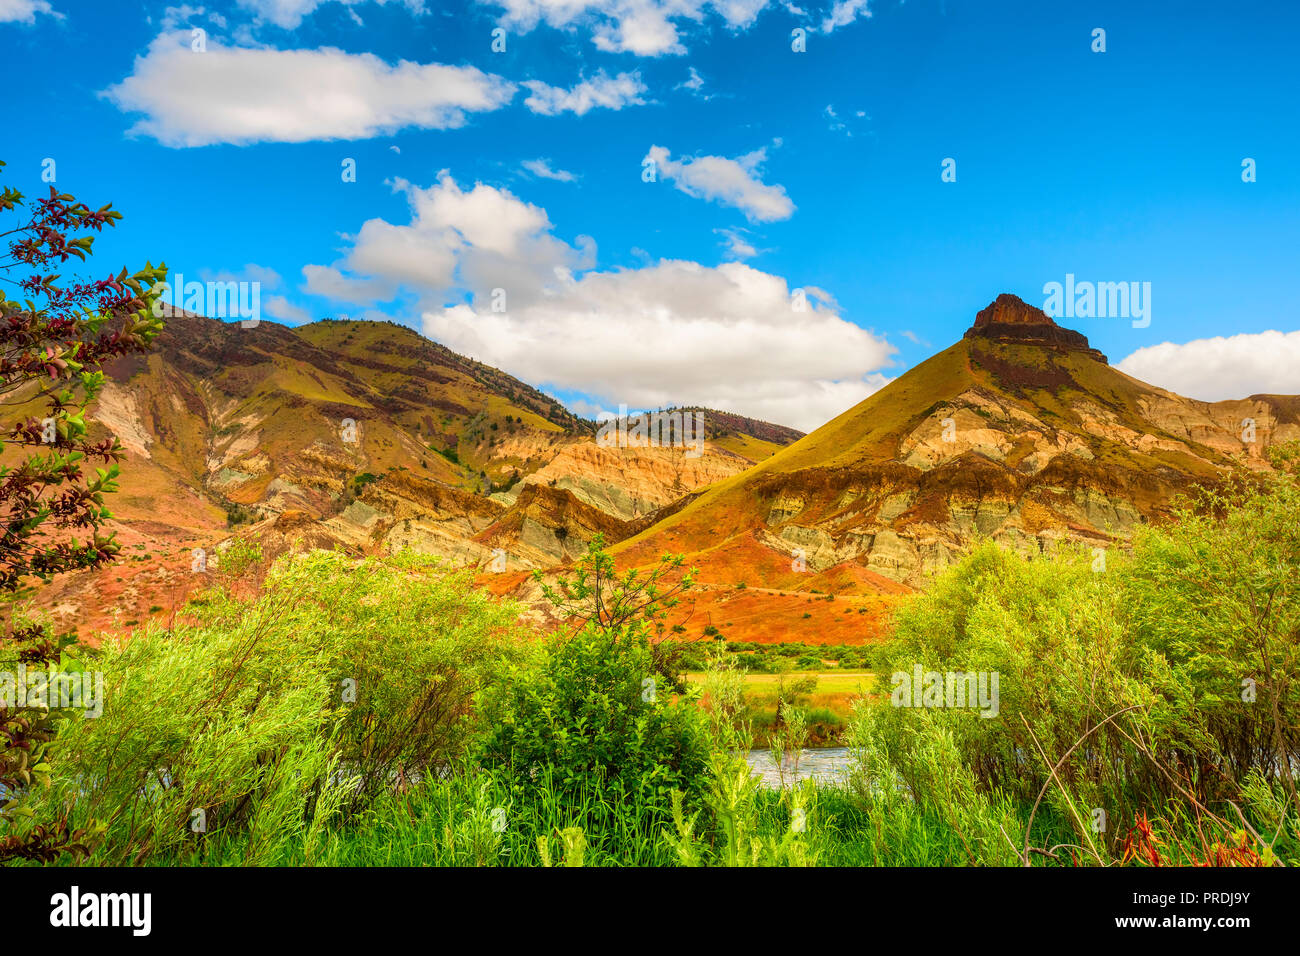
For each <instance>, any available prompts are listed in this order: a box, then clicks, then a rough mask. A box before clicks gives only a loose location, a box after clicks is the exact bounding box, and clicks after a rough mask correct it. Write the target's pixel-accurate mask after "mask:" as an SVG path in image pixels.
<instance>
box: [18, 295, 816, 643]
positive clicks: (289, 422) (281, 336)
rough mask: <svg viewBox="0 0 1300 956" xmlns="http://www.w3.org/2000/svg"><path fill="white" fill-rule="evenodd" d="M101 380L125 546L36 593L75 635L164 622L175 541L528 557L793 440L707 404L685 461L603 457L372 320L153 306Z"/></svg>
mask: <svg viewBox="0 0 1300 956" xmlns="http://www.w3.org/2000/svg"><path fill="white" fill-rule="evenodd" d="M107 371H108V375H109V379H110V381H109V383H108V385H107V386H106V387H105V389H104V390H103V393H102V395H101V397H100V399H99V401H98V402H97V403H96V405H95V406H94V407H93V408H92V409H91V413H90V420H91V421H92V422H93V426H94V431H95V432H96V433H97V434H99V435H106V434H108V433H112V434H114V435H116V436H117V437H118V438H119V439H120V440H121V442H122V444H123V446H124V447H125V449H126V454H127V457H126V460H125V462H124V463H123V464H122V468H121V470H122V477H121V482H120V484H121V487H122V489H123V490H122V492H121V493H120V494H118V495H116V496H114V497H113V499H112V500H111V507H112V509H113V511H114V513H115V515H116V519H117V520H116V522H115V527H116V528H117V530H118V532H119V540H120V541H121V542H122V543H123V545H124V548H125V551H126V553H127V555H129V557H128V559H127V560H126V561H125V562H120V563H119V564H117V565H115V566H114V567H112V568H111V569H108V570H106V571H103V572H101V573H100V576H99V577H98V578H92V577H91V576H88V575H71V576H68V577H67V578H65V579H64V580H63V581H61V582H59V583H58V584H56V586H55V587H54V588H52V589H48V591H47V593H46V595H45V599H46V600H47V602H48V603H50V605H51V606H52V607H55V608H56V609H58V611H59V613H61V614H62V615H64V616H68V617H74V616H75V617H77V618H78V619H81V620H83V621H89V626H90V627H91V628H96V627H110V628H112V627H125V626H128V625H129V624H130V623H131V622H135V621H142V620H144V619H145V618H146V617H148V616H149V615H150V614H159V613H168V612H169V610H170V608H171V607H172V606H173V605H175V604H176V603H177V602H178V601H181V600H183V598H184V596H185V594H186V593H188V590H189V589H190V588H191V587H192V586H193V584H194V583H195V582H196V580H198V578H197V577H196V576H195V575H194V574H193V573H191V565H192V564H193V559H192V551H193V549H195V548H203V549H204V550H205V554H206V552H210V551H211V550H212V548H213V547H214V546H215V545H216V544H217V543H218V542H220V541H221V540H222V539H224V538H227V537H228V536H229V535H230V534H231V530H229V529H234V530H235V531H239V532H241V533H242V532H244V531H245V530H247V532H248V533H251V534H253V535H255V536H257V537H259V538H261V539H262V540H263V542H264V545H265V547H266V548H267V549H268V550H270V551H271V552H273V553H274V552H276V551H280V550H285V549H288V548H290V547H294V546H300V545H304V544H305V545H307V546H317V547H340V548H345V549H348V550H351V551H355V552H358V553H361V552H366V551H371V550H376V549H382V548H388V549H395V548H400V547H414V548H418V549H420V550H423V551H430V552H434V553H437V554H441V555H443V556H446V557H448V558H449V559H451V560H453V561H455V562H456V563H460V564H472V565H479V566H482V565H485V564H487V563H489V562H491V561H492V560H493V559H494V557H495V555H496V554H497V553H498V549H500V551H502V552H505V554H506V555H507V557H508V562H509V565H510V567H512V568H516V569H517V568H530V567H545V566H549V565H551V564H554V563H556V562H557V561H563V560H567V559H570V558H573V557H575V556H577V555H580V554H581V553H582V552H583V551H584V550H585V548H586V542H587V541H588V540H590V538H591V537H592V536H593V535H594V534H596V533H601V534H604V535H605V536H606V538H607V539H608V540H611V541H617V540H620V539H621V538H623V537H626V536H628V535H630V534H633V533H636V532H637V531H639V530H641V529H642V528H644V527H645V526H647V524H648V523H649V520H648V519H649V516H651V515H653V514H655V513H656V512H658V511H660V510H662V509H665V508H668V507H670V506H672V505H673V504H674V503H675V502H678V501H680V500H682V499H683V498H684V497H685V496H689V495H692V494H694V493H695V492H697V491H698V489H700V488H702V487H703V486H705V485H707V484H709V483H711V482H714V481H717V480H721V479H724V478H727V477H730V476H732V475H735V474H738V473H739V472H741V471H743V470H744V469H745V468H747V467H749V466H750V465H751V464H752V463H753V462H754V461H756V460H759V459H760V458H764V457H769V456H770V455H772V454H773V453H774V452H776V451H778V450H779V449H780V448H781V447H782V446H783V445H784V444H788V443H789V442H791V441H793V440H795V439H797V438H799V437H802V433H801V432H795V431H793V430H790V429H784V428H782V427H781V426H774V425H770V424H767V423H763V422H756V421H753V420H751V419H746V418H743V417H741V416H734V415H727V414H726V413H722V412H716V413H709V414H708V415H706V419H705V420H706V422H707V423H708V428H707V429H706V433H707V434H706V437H707V439H708V440H707V441H706V443H705V444H704V446H703V448H702V449H701V454H699V456H698V457H694V456H688V455H686V454H685V453H684V450H683V449H681V448H602V447H599V446H598V445H597V444H596V442H595V440H594V438H595V433H596V428H597V426H596V424H595V423H594V422H589V421H585V420H583V419H581V418H579V417H577V416H575V415H573V414H572V413H570V412H569V411H568V410H567V409H565V408H564V407H563V405H561V404H560V402H558V401H557V400H555V399H553V398H551V397H550V396H548V395H545V394H544V393H542V392H541V391H539V390H537V389H536V388H533V387H532V386H530V385H527V384H525V383H523V382H521V381H519V380H518V379H515V378H513V377H511V376H510V375H507V374H506V373H504V372H502V371H500V370H499V369H495V368H492V367H490V366H487V365H484V364H482V363H480V362H476V361H474V360H472V359H469V358H466V357H465V356H461V355H458V354H456V353H454V352H452V351H451V350H449V349H447V348H445V347H443V346H442V345H439V344H438V343H435V342H431V341H429V340H428V339H425V338H423V337H422V336H420V335H419V334H417V333H416V332H414V331H412V330H411V329H408V328H406V327H404V326H399V325H395V324H391V323H386V322H366V321H355V322H344V321H332V320H326V321H321V322H315V323H312V324H310V325H305V326H301V327H298V328H289V327H286V326H282V325H278V324H275V323H270V322H262V323H259V324H258V325H256V326H254V327H251V328H244V327H242V326H241V325H240V324H238V323H226V322H222V321H218V320H215V319H210V318H205V317H203V316H199V315H195V314H193V313H188V312H184V311H182V310H174V309H169V310H168V312H167V315H166V327H165V331H164V332H163V333H162V334H161V335H160V336H159V338H158V340H157V342H156V345H155V348H154V350H153V352H152V353H150V354H148V355H147V356H141V357H133V358H131V359H128V360H122V361H119V362H117V363H115V364H114V365H111V366H109V367H108V369H107ZM21 412H22V410H19V411H18V412H16V414H21ZM205 560H206V558H205ZM96 595H100V597H99V598H96ZM94 605H99V606H94Z"/></svg>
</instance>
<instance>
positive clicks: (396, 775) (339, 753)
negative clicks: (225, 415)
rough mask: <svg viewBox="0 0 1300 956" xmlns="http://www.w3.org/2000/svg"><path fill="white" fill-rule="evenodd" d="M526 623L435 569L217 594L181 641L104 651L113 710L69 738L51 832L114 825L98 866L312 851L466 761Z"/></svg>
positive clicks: (460, 577) (294, 568)
mask: <svg viewBox="0 0 1300 956" xmlns="http://www.w3.org/2000/svg"><path fill="white" fill-rule="evenodd" d="M515 614H516V612H515V610H514V609H513V608H511V607H510V606H509V605H505V604H500V603H498V602H496V601H495V600H493V599H492V598H490V597H488V596H487V595H486V594H484V593H483V592H481V591H478V590H476V589H474V587H473V586H472V577H471V575H470V574H469V573H468V572H449V571H446V570H444V569H443V568H442V567H441V566H440V565H439V563H438V561H437V560H436V559H434V558H428V557H420V556H415V555H411V554H401V555H398V556H397V557H393V558H386V559H367V560H364V561H359V562H357V561H352V560H349V559H347V558H345V557H343V556H342V555H339V554H336V553H333V552H324V551H317V552H312V553H310V554H307V555H305V556H300V557H287V558H283V559H281V560H280V561H279V562H277V563H276V564H275V565H274V566H273V567H272V568H271V570H270V572H269V573H268V575H267V578H266V580H265V583H264V586H263V589H262V591H261V593H260V594H259V595H258V596H257V597H256V598H255V599H253V600H249V601H244V600H239V599H237V598H234V597H232V596H231V595H230V594H229V593H228V592H227V591H225V590H224V589H221V588H217V589H214V590H211V591H208V592H205V593H204V594H202V595H201V596H199V597H198V598H196V599H195V600H194V601H192V602H191V604H190V605H189V606H188V607H187V609H186V617H187V618H189V619H190V620H189V623H186V624H184V625H183V626H180V627H178V628H177V629H176V630H175V631H174V632H169V631H166V630H163V629H162V628H159V627H157V626H152V627H148V628H146V629H145V630H143V631H141V632H138V633H136V634H135V635H134V636H133V637H132V638H131V640H130V641H129V642H125V643H122V642H118V643H114V644H111V645H109V646H108V647H107V648H105V650H104V653H103V655H102V659H101V661H100V662H99V665H100V666H101V667H102V669H103V670H104V672H105V684H106V697H107V699H108V700H109V701H110V702H111V706H108V707H106V708H105V709H104V712H103V714H102V716H101V717H99V718H98V719H94V720H91V719H80V720H73V721H70V722H68V723H67V724H66V726H65V727H64V728H63V729H62V731H61V734H60V738H59V740H60V750H59V754H58V756H57V758H56V759H55V760H53V762H52V771H51V777H52V782H51V787H50V789H49V791H48V793H46V794H44V795H42V798H41V800H40V801H39V802H37V803H36V804H35V806H36V808H37V818H38V819H39V818H40V817H41V812H40V811H41V810H44V811H45V812H46V813H47V814H50V815H53V814H57V813H58V812H59V808H61V807H63V806H64V805H68V806H71V808H72V810H71V812H72V816H73V819H74V822H75V821H81V820H83V819H87V820H88V819H100V820H104V821H106V822H107V831H106V833H105V834H104V837H103V840H102V842H101V844H100V845H99V847H97V849H96V852H95V856H94V859H95V861H96V862H100V863H129V862H139V861H142V860H146V859H149V858H151V857H158V856H161V857H167V856H170V855H173V854H177V853H185V852H188V851H189V850H190V849H191V848H192V847H194V845H195V844H197V846H198V847H202V848H204V851H205V852H208V851H210V852H212V853H214V854H220V853H221V852H222V850H221V846H222V844H223V843H229V842H230V841H232V840H234V841H239V844H240V846H241V847H242V851H241V852H242V853H243V854H244V857H243V862H246V863H256V862H260V861H263V860H264V854H265V853H267V852H269V848H270V847H271V846H273V845H275V844H277V843H278V842H281V841H283V840H284V839H286V838H287V837H290V836H291V837H293V838H294V839H297V840H300V841H301V842H302V844H303V845H304V846H306V847H308V848H309V849H308V852H310V848H311V847H312V846H314V845H316V841H318V840H319V839H320V838H321V836H322V834H323V833H324V831H325V828H326V827H327V825H329V824H331V823H333V822H337V817H338V814H339V813H340V812H342V811H350V812H356V811H357V810H358V809H360V808H361V807H363V806H365V805H367V804H368V803H369V802H371V801H373V800H374V798H375V797H377V796H378V795H379V794H382V793H386V792H388V791H390V790H392V789H393V788H394V787H396V786H400V785H401V784H403V783H404V782H407V783H409V782H411V781H414V780H419V779H421V778H427V777H429V776H430V775H436V774H438V773H440V772H443V771H444V770H445V769H446V768H447V767H449V766H450V765H451V764H452V763H454V762H455V761H457V760H459V759H460V758H461V757H463V755H464V753H465V748H466V746H467V743H468V740H469V737H470V733H471V729H472V725H471V704H472V701H473V696H474V694H475V693H477V692H478V691H479V690H480V688H481V687H482V686H483V683H484V682H485V681H486V679H487V678H488V677H489V675H491V674H492V673H495V672H496V671H497V669H498V668H499V667H500V665H501V663H502V661H503V660H504V659H505V658H506V657H507V656H508V655H509V653H510V643H509V636H510V633H511V631H512V629H513V627H514V620H515ZM199 824H201V827H200V832H195V827H196V826H198V825H199Z"/></svg>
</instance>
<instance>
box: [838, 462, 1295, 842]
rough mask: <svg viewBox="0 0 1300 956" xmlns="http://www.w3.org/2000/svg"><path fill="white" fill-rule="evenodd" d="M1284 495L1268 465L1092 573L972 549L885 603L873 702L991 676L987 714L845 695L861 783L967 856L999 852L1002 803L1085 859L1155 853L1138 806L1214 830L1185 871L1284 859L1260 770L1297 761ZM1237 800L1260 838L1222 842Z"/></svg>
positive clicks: (1291, 499) (1059, 557) (1279, 785)
mask: <svg viewBox="0 0 1300 956" xmlns="http://www.w3.org/2000/svg"><path fill="white" fill-rule="evenodd" d="M1298 506H1300V492H1298V490H1297V486H1296V480H1295V478H1294V477H1293V476H1290V475H1285V474H1282V475H1273V476H1269V477H1265V478H1262V479H1257V480H1254V481H1252V483H1251V484H1248V485H1247V484H1241V485H1239V486H1237V487H1236V488H1235V489H1230V490H1226V491H1225V490H1220V491H1216V492H1203V493H1200V494H1199V495H1198V496H1197V497H1196V498H1195V499H1192V500H1189V501H1187V502H1184V503H1183V504H1182V505H1181V506H1180V507H1179V508H1178V509H1177V511H1176V519H1177V520H1176V521H1174V522H1173V523H1170V524H1168V525H1165V526H1162V527H1153V528H1146V529H1143V530H1142V531H1141V532H1140V533H1139V534H1138V535H1137V536H1136V539H1135V542H1134V547H1133V551H1132V554H1131V556H1129V557H1124V556H1122V555H1112V556H1111V557H1110V559H1109V561H1108V567H1107V569H1106V570H1105V571H1104V572H1101V573H1097V572H1096V571H1095V570H1094V564H1093V562H1092V561H1091V560H1090V555H1089V554H1088V553H1086V552H1082V551H1073V550H1070V549H1063V550H1062V551H1061V552H1060V553H1058V554H1056V555H1052V556H1047V557H1042V558H1036V559H1033V560H1026V559H1024V558H1022V557H1020V556H1018V555H1016V554H1014V553H1012V552H1009V551H1005V550H1002V549H999V548H998V547H996V546H995V545H993V544H991V543H986V544H984V545H981V546H978V547H976V548H975V549H973V550H972V551H971V552H970V553H969V554H968V555H966V556H965V557H964V558H963V560H961V561H960V562H959V563H958V564H957V565H955V566H954V567H952V568H950V569H948V570H947V571H946V572H945V573H943V574H941V575H939V576H938V577H936V578H935V579H934V580H933V582H932V583H931V585H930V587H929V589H928V590H927V591H926V592H925V593H923V594H921V595H918V596H917V597H915V598H914V599H912V600H911V601H910V602H908V603H907V604H905V605H903V606H902V607H900V609H899V610H898V612H897V614H896V616H895V620H894V627H893V632H892V635H891V640H890V641H889V642H888V643H887V644H886V645H884V646H883V647H881V648H880V650H879V651H878V652H877V662H876V663H877V667H878V680H879V682H880V685H881V690H882V691H884V693H885V694H886V695H888V694H889V693H890V691H891V690H892V689H893V680H892V675H893V674H894V673H895V672H901V673H903V674H912V673H913V672H914V669H915V668H916V667H918V666H919V667H920V668H921V669H922V670H923V671H935V672H939V673H949V672H952V673H956V674H966V673H970V672H976V673H980V672H983V673H986V674H997V675H998V677H999V693H998V698H999V699H998V705H997V713H996V719H986V718H984V717H982V716H981V715H980V714H979V713H978V712H977V711H975V710H972V709H968V708H967V709H963V708H944V707H917V706H890V705H889V703H888V702H883V703H876V704H864V705H862V706H861V707H860V708H859V710H858V712H857V713H856V715H855V718H854V720H853V721H852V724H851V730H850V736H851V739H852V740H853V743H854V747H855V750H856V752H857V754H858V757H859V764H860V766H861V769H862V778H863V779H864V780H866V779H869V780H871V781H873V783H872V784H871V789H872V792H874V793H876V794H877V796H879V795H880V794H881V793H883V792H887V791H890V790H891V788H893V787H897V789H899V790H900V791H903V792H905V793H907V794H909V795H910V799H911V800H912V801H914V802H915V804H916V805H917V806H919V807H922V808H928V809H930V810H934V811H938V812H943V813H946V814H953V815H954V820H955V821H957V822H954V824H953V825H954V826H958V825H959V824H960V826H961V827H963V828H969V829H970V832H971V839H978V842H979V843H980V845H981V847H983V849H982V850H981V851H980V855H973V858H979V859H983V860H992V859H997V858H998V857H999V855H1000V854H1001V853H1002V852H1003V851H1005V850H1007V849H1008V848H1009V847H1010V843H1009V840H1010V835H1011V831H1010V830H1008V831H1007V832H1008V836H1007V837H1004V838H1000V840H994V839H993V838H992V834H993V833H994V832H996V831H995V829H993V828H992V824H994V823H996V824H997V825H998V826H1001V827H1003V828H1006V826H1007V825H1008V823H1009V817H1008V816H1007V813H1006V802H1005V801H1007V800H1012V801H1018V802H1023V804H1024V805H1029V806H1030V807H1031V809H1030V819H1029V820H1027V821H1026V826H1028V825H1029V824H1030V822H1031V821H1032V815H1033V813H1034V812H1036V811H1037V810H1038V808H1039V807H1040V804H1041V806H1042V808H1043V809H1044V811H1045V812H1050V813H1052V814H1054V815H1055V817H1056V818H1057V819H1059V820H1063V821H1066V822H1067V824H1068V826H1069V827H1070V829H1072V830H1073V834H1072V841H1071V846H1073V848H1074V849H1073V850H1072V851H1071V852H1076V851H1077V852H1078V854H1080V856H1081V857H1086V858H1090V859H1093V860H1094V861H1096V862H1104V861H1106V860H1109V859H1111V858H1112V857H1114V858H1123V859H1129V858H1132V857H1133V856H1134V854H1135V853H1136V854H1137V855H1139V856H1141V855H1143V854H1146V855H1147V856H1158V855H1155V854H1154V850H1153V849H1152V848H1153V847H1154V846H1155V844H1154V843H1151V842H1150V841H1151V840H1152V839H1155V837H1154V836H1153V834H1154V833H1155V830H1152V829H1151V823H1150V821H1149V820H1148V818H1147V811H1148V810H1153V811H1157V812H1159V813H1161V814H1164V818H1163V822H1162V823H1160V824H1159V826H1167V827H1169V828H1171V829H1179V828H1181V830H1182V832H1184V833H1185V832H1188V831H1190V832H1193V833H1197V834H1198V835H1201V836H1204V835H1205V834H1217V836H1204V839H1202V840H1201V844H1202V845H1201V846H1200V847H1199V849H1197V850H1195V851H1192V850H1185V851H1184V858H1185V859H1186V860H1187V861H1189V862H1198V861H1199V862H1203V861H1205V860H1210V861H1213V860H1216V859H1219V858H1221V857H1222V856H1223V854H1225V853H1227V854H1229V855H1231V854H1238V855H1240V854H1241V853H1244V852H1246V850H1248V851H1249V854H1253V855H1254V856H1253V857H1252V858H1257V859H1260V860H1268V859H1272V858H1273V856H1274V855H1275V854H1277V853H1278V852H1280V851H1285V852H1288V853H1293V852H1294V851H1295V847H1296V842H1297V837H1300V832H1297V831H1296V826H1297V824H1296V823H1295V817H1294V816H1292V817H1291V822H1289V823H1288V822H1287V816H1286V811H1282V813H1281V815H1280V816H1279V814H1278V812H1277V811H1276V807H1277V806H1279V805H1285V804H1287V803H1289V805H1290V806H1292V807H1295V806H1296V803H1295V798H1294V793H1295V781H1294V777H1293V776H1292V775H1291V774H1289V773H1287V772H1285V770H1284V771H1283V772H1281V773H1279V772H1278V770H1279V768H1287V767H1295V766H1297V765H1300V735H1298V734H1297V731H1296V728H1297V727H1298V726H1300V656H1298V654H1297V636H1298V635H1300V604H1298V603H1297V601H1296V597H1297V593H1296V592H1297V589H1298V588H1300V529H1298V528H1297V527H1296V524H1295V519H1294V516H1295V514H1296V513H1297V512H1298V510H1300V507H1298ZM1247 781H1254V783H1253V784H1252V785H1251V786H1252V788H1253V789H1251V788H1248V787H1247ZM882 787H883V788H884V790H883V791H882V790H881V789H880V788H882ZM1229 801H1232V802H1229ZM1243 804H1244V805H1246V806H1248V807H1250V808H1251V809H1252V812H1254V813H1255V815H1256V821H1257V822H1258V823H1260V824H1261V826H1265V827H1267V828H1268V831H1269V832H1268V836H1267V837H1265V836H1262V835H1261V832H1262V831H1260V832H1257V831H1256V830H1254V829H1250V830H1249V834H1247V830H1246V829H1242V830H1241V831H1240V834H1238V833H1237V830H1238V829H1239V823H1240V824H1241V825H1243V826H1245V827H1246V828H1249V827H1250V823H1249V821H1247V820H1246V819H1245V818H1244V817H1240V808H1241V805H1243ZM1270 807H1271V808H1274V809H1270ZM1098 810H1100V811H1102V815H1101V816H1097V815H1096V813H1097V811H1098ZM963 815H964V816H963ZM1273 818H1278V819H1279V820H1280V821H1281V822H1282V825H1276V824H1274V825H1269V824H1268V823H1267V821H1268V820H1270V819H1273ZM1098 820H1104V821H1107V822H1108V825H1107V823H1103V824H1102V825H1101V826H1100V827H1099V826H1098V824H1097V821H1098ZM1126 829H1127V833H1128V836H1127V837H1126V838H1124V833H1125V831H1126ZM1157 829H1158V827H1157ZM962 832H963V833H965V830H963V831H962ZM1019 836H1020V837H1022V838H1024V839H1025V840H1026V842H1025V844H1024V847H1023V848H1022V849H1021V851H1020V852H1022V853H1026V852H1028V850H1029V844H1028V842H1027V839H1028V838H1027V837H1024V831H1023V828H1022V830H1021V833H1020V834H1019ZM1121 838H1124V842H1122V839H1121ZM1239 838H1240V839H1239ZM1241 840H1249V841H1250V843H1251V845H1250V846H1249V847H1247V848H1246V850H1243V849H1242V846H1241V844H1240V841H1241ZM1135 846H1140V847H1145V849H1144V850H1140V851H1135V849H1134V847H1135ZM1225 847H1228V848H1230V849H1225ZM1249 854H1248V855H1249ZM1225 858H1226V857H1225Z"/></svg>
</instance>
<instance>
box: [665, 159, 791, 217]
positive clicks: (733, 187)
mask: <svg viewBox="0 0 1300 956" xmlns="http://www.w3.org/2000/svg"><path fill="white" fill-rule="evenodd" d="M645 159H651V160H654V163H655V168H656V169H657V170H658V173H659V175H661V176H664V177H666V178H668V179H670V180H672V181H673V184H674V185H675V186H676V187H677V188H678V189H680V190H681V191H682V192H684V193H686V194H687V195H688V196H695V197H697V198H699V199H710V200H714V201H716V202H720V203H722V204H723V205H726V206H734V207H736V208H737V209H739V210H741V211H742V212H744V214H745V215H746V217H748V218H749V220H750V221H751V222H775V221H776V220H778V219H789V218H790V217H791V216H792V215H794V208H795V207H794V203H792V202H791V201H790V197H789V196H787V195H786V194H785V187H784V186H769V185H767V184H766V183H764V182H762V180H761V179H760V178H759V177H760V167H761V166H762V164H763V161H764V160H765V159H767V150H766V149H757V150H755V151H754V152H752V153H747V154H745V155H744V156H738V157H737V158H735V159H727V158H725V157H723V156H696V157H695V158H693V159H685V160H674V159H671V158H670V155H669V152H668V150H667V149H665V148H664V147H662V146H651V147H650V151H649V152H647V153H646V155H645ZM642 162H643V163H644V162H645V160H644V159H643V160H642Z"/></svg>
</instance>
